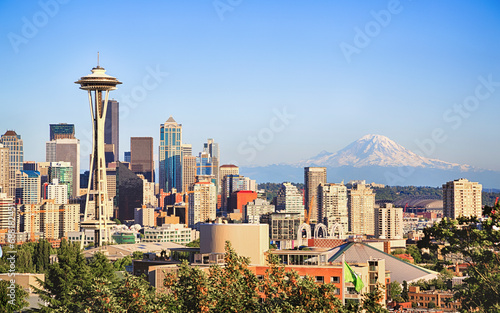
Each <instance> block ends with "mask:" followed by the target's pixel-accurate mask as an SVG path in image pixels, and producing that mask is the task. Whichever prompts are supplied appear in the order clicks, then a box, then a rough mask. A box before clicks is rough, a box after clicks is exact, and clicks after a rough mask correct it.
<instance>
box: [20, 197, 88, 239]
mask: <svg viewBox="0 0 500 313" xmlns="http://www.w3.org/2000/svg"><path fill="white" fill-rule="evenodd" d="M21 211H22V212H23V213H22V214H21V216H22V218H23V222H24V223H23V224H24V231H25V232H27V233H31V231H33V232H35V233H36V232H42V233H43V234H44V237H45V238H46V239H59V238H62V237H67V236H68V232H72V231H79V230H80V205H79V204H54V203H51V202H44V203H42V204H34V205H23V206H21ZM32 224H33V225H32ZM30 239H32V238H30Z"/></svg>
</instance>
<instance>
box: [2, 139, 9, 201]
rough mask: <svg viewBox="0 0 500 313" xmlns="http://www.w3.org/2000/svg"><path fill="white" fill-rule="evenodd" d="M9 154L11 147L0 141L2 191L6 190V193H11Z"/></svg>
mask: <svg viewBox="0 0 500 313" xmlns="http://www.w3.org/2000/svg"><path fill="white" fill-rule="evenodd" d="M9 154H10V152H9V148H7V147H4V145H3V144H1V143H0V188H1V190H0V192H4V193H6V194H8V193H9V186H10V178H9V171H10V165H9Z"/></svg>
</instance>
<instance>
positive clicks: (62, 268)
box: [36, 239, 91, 312]
mask: <svg viewBox="0 0 500 313" xmlns="http://www.w3.org/2000/svg"><path fill="white" fill-rule="evenodd" d="M57 257H58V259H59V262H56V263H54V264H51V265H49V267H48V271H47V275H46V277H45V282H42V281H39V282H40V283H41V284H42V286H43V289H37V290H36V292H37V293H38V295H39V296H40V298H41V299H42V300H43V301H45V302H46V303H47V306H46V307H43V308H42V309H41V311H42V312H52V311H53V310H56V309H58V310H63V309H64V310H68V311H69V312H81V306H82V299H81V298H78V297H76V296H75V295H74V294H73V291H74V290H75V289H76V288H77V287H79V288H88V286H89V284H90V279H91V272H90V267H89V266H88V265H87V262H86V260H85V258H84V257H83V255H82V254H81V252H80V246H79V244H78V243H68V242H67V241H66V240H65V239H63V240H62V241H61V247H60V248H59V249H58V251H57ZM64 310H63V311H62V312H64Z"/></svg>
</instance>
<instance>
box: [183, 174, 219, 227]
mask: <svg viewBox="0 0 500 313" xmlns="http://www.w3.org/2000/svg"><path fill="white" fill-rule="evenodd" d="M216 208H217V191H216V187H215V185H214V184H213V183H211V182H206V181H200V182H196V183H194V184H193V185H191V186H190V187H189V208H188V224H189V227H198V224H199V223H204V222H206V221H207V220H215V217H216Z"/></svg>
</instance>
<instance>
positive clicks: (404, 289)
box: [401, 280, 410, 302]
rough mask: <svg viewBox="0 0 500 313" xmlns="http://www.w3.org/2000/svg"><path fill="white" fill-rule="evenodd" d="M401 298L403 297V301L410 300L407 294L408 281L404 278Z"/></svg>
mask: <svg viewBox="0 0 500 313" xmlns="http://www.w3.org/2000/svg"><path fill="white" fill-rule="evenodd" d="M401 298H402V299H403V302H408V301H409V300H410V297H409V296H408V282H407V281H406V280H403V290H402V291H401Z"/></svg>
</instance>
